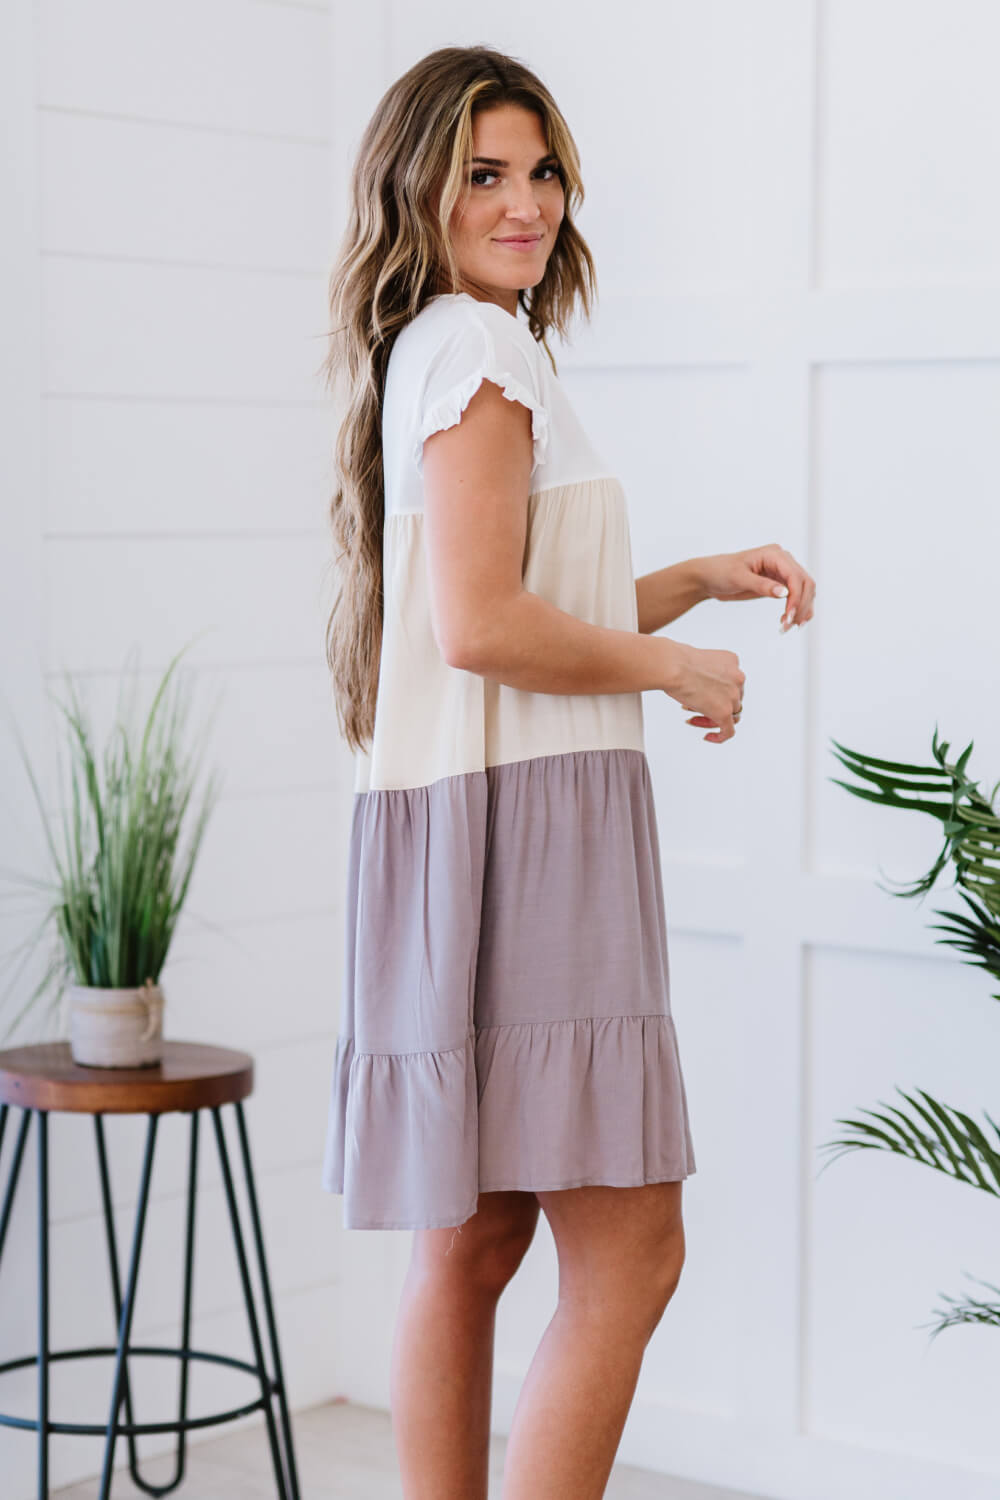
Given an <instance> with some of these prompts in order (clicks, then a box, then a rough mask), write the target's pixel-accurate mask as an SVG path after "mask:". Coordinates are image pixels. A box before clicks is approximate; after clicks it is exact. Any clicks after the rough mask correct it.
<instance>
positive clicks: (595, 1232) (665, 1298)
mask: <svg viewBox="0 0 1000 1500" xmlns="http://www.w3.org/2000/svg"><path fill="white" fill-rule="evenodd" d="M538 1196H539V1200H540V1202H541V1206H542V1209H543V1210H544V1212H545V1215H546V1217H547V1218H548V1220H549V1223H550V1225H551V1228H552V1233H553V1238H554V1239H555V1243H556V1251H557V1254H558V1259H559V1296H560V1301H561V1302H564V1303H571V1304H573V1305H574V1306H576V1307H577V1308H578V1310H580V1311H581V1312H583V1313H585V1314H586V1315H588V1316H594V1317H598V1318H612V1319H614V1320H616V1321H617V1322H618V1323H619V1324H620V1325H621V1326H622V1327H624V1326H626V1325H627V1324H629V1323H631V1324H634V1326H635V1330H636V1332H637V1334H638V1335H639V1336H641V1337H644V1338H648V1337H649V1336H650V1335H651V1334H652V1332H653V1329H654V1328H655V1327H656V1325H657V1323H658V1322H659V1321H660V1319H661V1317H662V1316H663V1313H664V1311H665V1309H666V1307H667V1304H668V1303H669V1301H670V1299H671V1297H672V1296H673V1294H674V1292H675V1291H676V1289H677V1286H678V1283H679V1281H680V1277H681V1271H682V1269H683V1266H684V1260H685V1254H686V1246H685V1239H684V1224H683V1220H682V1217H681V1183H680V1182H663V1183H648V1184H644V1185H643V1186H641V1187H637V1188H608V1187H600V1186H598V1187H584V1188H570V1189H563V1190H560V1191H557V1192H552V1193H539V1195H538Z"/></svg>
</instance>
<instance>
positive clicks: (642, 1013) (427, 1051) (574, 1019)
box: [345, 1010, 674, 1057]
mask: <svg viewBox="0 0 1000 1500" xmlns="http://www.w3.org/2000/svg"><path fill="white" fill-rule="evenodd" d="M673 1019H674V1018H673V1016H672V1015H670V1014H669V1012H667V1011H662V1010H631V1011H626V1012H624V1013H623V1014H620V1015H614V1016H557V1017H555V1018H554V1019H553V1018H552V1017H549V1018H547V1019H542V1020H537V1021H496V1022H494V1023H493V1024H491V1025H489V1026H477V1027H476V1029H475V1031H474V1032H470V1033H469V1036H468V1037H467V1038H466V1040H465V1041H464V1042H460V1043H459V1044H458V1046H457V1047H416V1048H414V1049H413V1050H412V1051H409V1052H381V1051H378V1052H376V1051H374V1050H372V1049H369V1048H367V1047H366V1048H361V1047H355V1048H354V1055H355V1057H443V1056H446V1055H447V1054H448V1053H449V1052H464V1051H465V1049H466V1047H467V1046H468V1044H469V1041H470V1040H472V1041H474V1040H475V1038H476V1037H477V1036H478V1035H479V1034H480V1032H483V1031H509V1030H510V1028H511V1027H512V1026H579V1025H580V1023H581V1021H670V1022H671V1023H672V1022H673ZM345 1040H347V1039H346V1038H345Z"/></svg>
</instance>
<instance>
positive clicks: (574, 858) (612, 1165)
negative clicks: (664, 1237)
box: [322, 749, 695, 1229]
mask: <svg viewBox="0 0 1000 1500" xmlns="http://www.w3.org/2000/svg"><path fill="white" fill-rule="evenodd" d="M345 936H346V964H345V990H344V1014H343V1021H342V1025H341V1031H340V1035H339V1037H338V1040H337V1044H336V1052H335V1056H334V1060H333V1076H332V1082H331V1090H330V1101H329V1113H328V1123H327V1133H326V1141H325V1149H324V1156H323V1165H322V1186H323V1188H324V1189H325V1190H326V1191H328V1192H331V1193H341V1194H343V1196H344V1212H343V1222H344V1227H345V1228H348V1229H431V1228H442V1227H448V1226H454V1225H459V1224H461V1223H464V1221H465V1220H466V1219H468V1218H470V1217H471V1216H472V1214H474V1213H475V1211H476V1207H477V1198H478V1195H479V1193H483V1192H491V1191H498V1190H501V1189H521V1190H529V1191H530V1190H543V1189H555V1188H572V1187H579V1186H582V1185H584V1184H588V1183H594V1184H605V1185H607V1186H616V1187H635V1186H638V1185H640V1184H642V1183H648V1182H663V1181H676V1180H680V1179H682V1178H685V1177H688V1176H690V1175H691V1174H692V1173H693V1172H694V1171H695V1159H694V1151H693V1147H692V1142H691V1129H690V1123H689V1119H688V1108H687V1098H686V1095H685V1090H684V1080H683V1076H682V1072H681V1064H680V1057H679V1053H678V1046H677V1035H676V1031H675V1027H674V1022H673V1018H672V1016H671V1013H670V990H669V971H668V962H667V935H666V923H665V915H664V904H663V887H662V876H661V868H660V854H659V844H658V837H657V829H656V818H655V809H654V805H653V792H652V786H651V782H650V774H649V766H648V763H647V760H646V756H645V753H644V752H643V751H642V750H635V749H620V750H581V751H573V752H569V753H566V754H558V755H544V756H535V757H533V758H531V759H529V760H520V761H510V762H506V763H503V764H500V765H494V766H489V767H487V768H486V769H485V770H484V771H474V772H470V773H468V774H463V775H456V776H447V777H443V778H441V779H440V780H438V781H435V782H433V783H432V784H431V785H429V786H423V787H413V788H405V789H399V790H373V791H367V792H357V793H355V797H354V808H353V815H352V827H351V836H350V845H349V855H348V880H347V913H346V934H345Z"/></svg>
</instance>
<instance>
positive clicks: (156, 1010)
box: [68, 979, 163, 1068]
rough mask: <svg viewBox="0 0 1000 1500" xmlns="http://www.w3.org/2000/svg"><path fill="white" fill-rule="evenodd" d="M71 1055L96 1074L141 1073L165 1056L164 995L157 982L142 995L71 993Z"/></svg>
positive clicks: (77, 989)
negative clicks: (119, 1070) (113, 1070)
mask: <svg viewBox="0 0 1000 1500" xmlns="http://www.w3.org/2000/svg"><path fill="white" fill-rule="evenodd" d="M68 998H69V1020H70V1051H71V1052H72V1054H73V1061H74V1062H75V1063H81V1064H83V1065H84V1066H86V1067H91V1068H141V1067H145V1066H147V1065H148V1064H151V1063H158V1062H159V1061H160V1059H161V1057H162V1056H163V991H162V990H161V989H160V986H159V985H158V984H153V983H152V981H151V980H148V979H147V981H146V983H145V984H143V985H139V986H138V988H136V989H120V990H118V989H114V990H102V989H97V988H96V987H95V986H91V985H83V984H74V985H71V986H70V987H69V991H68Z"/></svg>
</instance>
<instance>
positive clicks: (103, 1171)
mask: <svg viewBox="0 0 1000 1500" xmlns="http://www.w3.org/2000/svg"><path fill="white" fill-rule="evenodd" d="M191 1119H192V1127H191V1137H192V1138H191V1164H190V1168H189V1173H188V1204H187V1259H186V1263H185V1276H184V1332H183V1344H182V1348H181V1354H182V1366H181V1397H180V1402H181V1410H180V1415H181V1418H182V1419H183V1418H184V1417H186V1416H187V1382H188V1363H189V1362H188V1360H187V1359H186V1358H184V1357H183V1356H184V1355H185V1354H186V1351H187V1349H188V1342H189V1340H188V1333H189V1329H190V1326H191V1264H192V1249H193V1243H194V1184H195V1181H196V1176H197V1152H198V1123H197V1122H198V1115H197V1111H195V1112H194V1113H193V1114H192V1117H191ZM94 1131H95V1134H96V1137H97V1159H98V1164H99V1167H100V1177H101V1200H102V1203H103V1205H104V1226H105V1233H106V1237H107V1242H108V1263H109V1265H110V1268H111V1294H112V1298H113V1300H114V1307H115V1327H116V1328H118V1327H119V1326H120V1325H121V1316H122V1294H121V1274H120V1272H119V1268H118V1243H117V1237H116V1235H115V1226H114V1217H113V1213H112V1204H111V1176H110V1173H109V1171H108V1153H107V1147H106V1145H105V1140H104V1117H103V1115H100V1114H96V1115H95V1116H94ZM125 1420H126V1422H127V1423H128V1425H129V1426H130V1427H131V1426H133V1425H134V1423H135V1418H134V1416H133V1413H132V1389H131V1385H130V1382H129V1374H128V1364H127V1362H126V1365H125ZM127 1437H128V1467H129V1473H130V1474H131V1476H132V1480H133V1483H134V1484H135V1485H136V1487H137V1488H138V1489H141V1490H145V1492H146V1494H147V1495H157V1496H159V1495H166V1494H169V1492H170V1491H171V1490H173V1489H176V1488H177V1486H178V1485H179V1484H180V1482H181V1480H182V1479H183V1477H184V1445H185V1442H186V1438H187V1433H186V1432H185V1430H184V1429H183V1428H182V1429H181V1431H180V1433H179V1435H178V1452H177V1466H176V1468H175V1470H174V1477H173V1478H172V1479H171V1480H169V1481H168V1482H167V1483H166V1484H152V1483H150V1481H149V1480H148V1479H144V1478H143V1477H142V1475H141V1474H140V1473H139V1454H138V1449H137V1445H136V1438H135V1433H133V1432H130V1433H128V1434H127Z"/></svg>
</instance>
